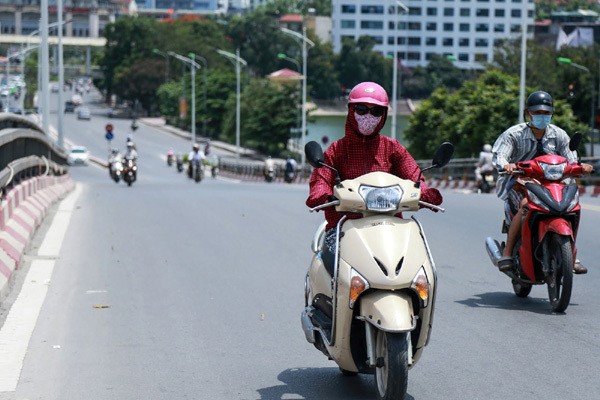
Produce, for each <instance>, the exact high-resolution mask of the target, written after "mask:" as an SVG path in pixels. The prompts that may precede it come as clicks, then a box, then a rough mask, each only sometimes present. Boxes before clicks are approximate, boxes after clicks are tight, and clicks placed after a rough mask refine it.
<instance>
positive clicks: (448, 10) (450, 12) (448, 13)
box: [444, 7, 454, 17]
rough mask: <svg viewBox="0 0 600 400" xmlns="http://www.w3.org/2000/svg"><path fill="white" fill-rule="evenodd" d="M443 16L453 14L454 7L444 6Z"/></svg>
mask: <svg viewBox="0 0 600 400" xmlns="http://www.w3.org/2000/svg"><path fill="white" fill-rule="evenodd" d="M444 16H445V17H452V16H454V8H448V7H446V8H444Z"/></svg>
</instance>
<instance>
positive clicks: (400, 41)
mask: <svg viewBox="0 0 600 400" xmlns="http://www.w3.org/2000/svg"><path fill="white" fill-rule="evenodd" d="M398 44H401V45H402V44H406V37H404V36H402V37H399V38H398Z"/></svg>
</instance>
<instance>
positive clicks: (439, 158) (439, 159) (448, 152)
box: [431, 142, 454, 168]
mask: <svg viewBox="0 0 600 400" xmlns="http://www.w3.org/2000/svg"><path fill="white" fill-rule="evenodd" d="M453 154H454V145H453V144H452V143H450V142H444V143H442V144H441V145H440V147H439V148H438V149H437V151H436V152H435V155H434V156H433V161H432V162H431V166H432V167H434V168H441V167H443V166H445V165H446V164H448V163H449V162H450V159H451V158H452V155H453Z"/></svg>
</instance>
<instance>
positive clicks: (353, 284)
mask: <svg viewBox="0 0 600 400" xmlns="http://www.w3.org/2000/svg"><path fill="white" fill-rule="evenodd" d="M369 288H370V286H369V282H367V280H366V279H365V278H363V277H362V275H361V274H359V273H358V272H356V271H355V270H354V269H352V272H351V273H350V298H349V306H350V308H354V303H355V302H356V300H357V299H358V296H360V294H361V293H362V292H364V291H365V290H367V289H369Z"/></svg>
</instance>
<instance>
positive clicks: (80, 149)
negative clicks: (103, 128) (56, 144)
mask: <svg viewBox="0 0 600 400" xmlns="http://www.w3.org/2000/svg"><path fill="white" fill-rule="evenodd" d="M89 158H90V153H89V152H88V150H87V148H86V147H85V146H73V147H72V148H71V150H70V151H69V155H68V156H67V164H69V165H88V162H89Z"/></svg>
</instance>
